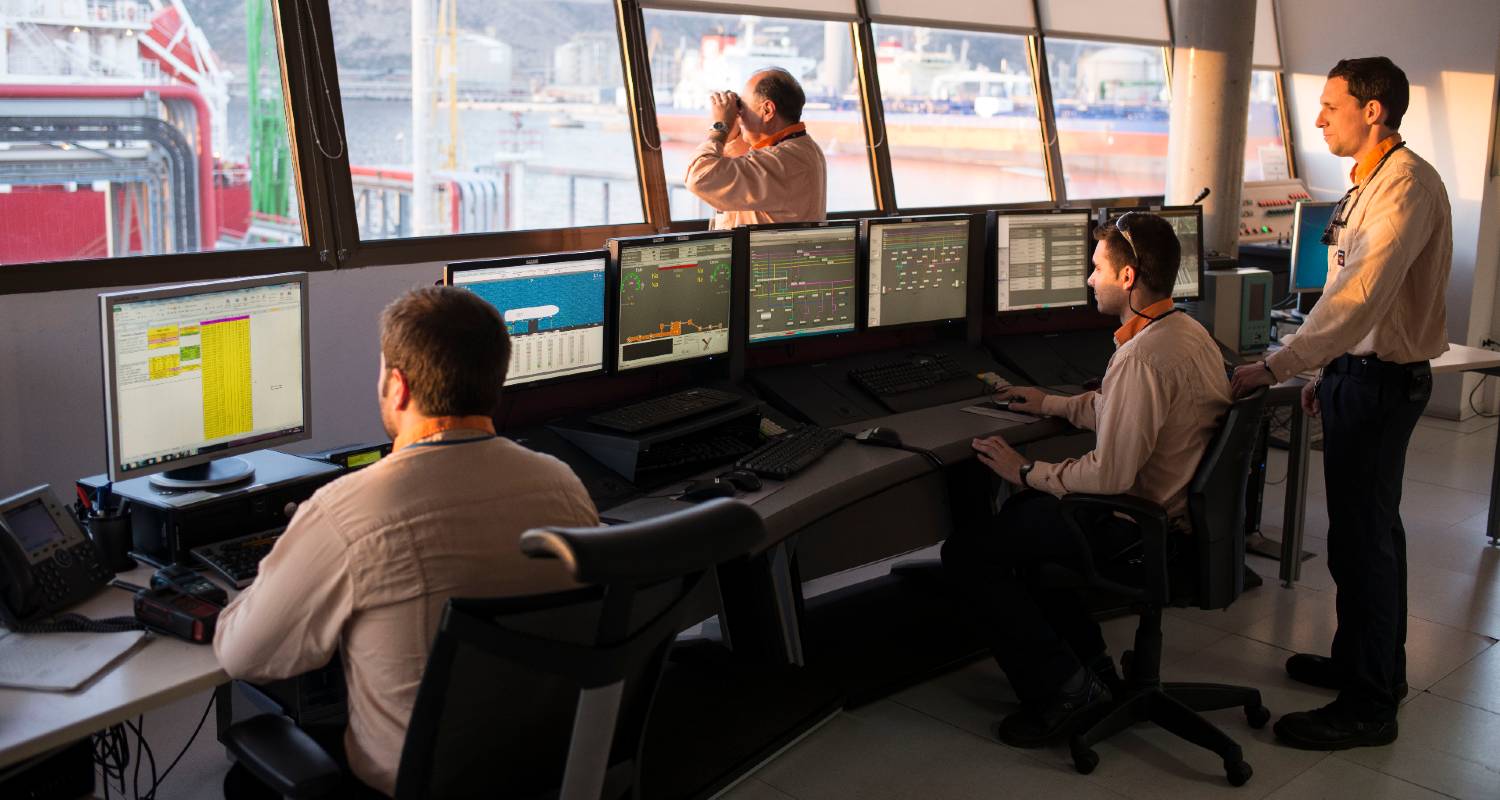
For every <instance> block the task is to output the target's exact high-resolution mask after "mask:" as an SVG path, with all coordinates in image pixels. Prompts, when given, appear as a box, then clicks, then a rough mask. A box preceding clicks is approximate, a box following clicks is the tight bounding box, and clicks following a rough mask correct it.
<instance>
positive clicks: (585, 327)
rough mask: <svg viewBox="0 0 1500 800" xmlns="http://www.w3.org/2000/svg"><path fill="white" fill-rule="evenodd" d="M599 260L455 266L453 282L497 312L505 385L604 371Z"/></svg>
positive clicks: (601, 280)
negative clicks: (506, 338) (506, 344)
mask: <svg viewBox="0 0 1500 800" xmlns="http://www.w3.org/2000/svg"><path fill="white" fill-rule="evenodd" d="M604 263H605V261H604V258H603V257H602V256H601V257H598V258H585V259H579V260H576V261H555V262H551V263H546V264H512V265H509V266H497V267H493V268H478V269H466V270H455V271H454V272H453V285H454V286H459V287H462V288H464V289H467V290H469V291H471V292H473V293H474V294H476V295H479V296H480V297H481V298H483V299H484V301H485V302H487V303H489V304H490V305H492V306H494V307H495V308H496V309H498V310H499V311H500V315H501V316H502V317H504V319H505V328H506V331H508V332H509V333H510V369H509V371H508V372H506V375H505V385H506V386H516V385H520V384H526V383H535V382H536V381H542V380H548V379H551V378H561V377H565V376H568V375H582V374H587V373H596V372H601V371H603V369H604V288H605V287H604Z"/></svg>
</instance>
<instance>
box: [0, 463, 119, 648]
mask: <svg viewBox="0 0 1500 800" xmlns="http://www.w3.org/2000/svg"><path fill="white" fill-rule="evenodd" d="M112 577H114V576H113V575H112V574H111V573H110V571H109V570H107V569H105V568H104V563H103V560H102V559H101V558H100V557H99V552H98V550H96V549H95V548H94V543H93V541H91V540H90V539H89V538H88V537H86V536H85V535H84V533H83V528H82V526H80V525H79V524H78V520H76V519H74V517H73V515H72V513H71V512H69V511H68V509H67V508H66V507H65V506H63V505H62V504H61V503H59V502H58V501H57V496H56V495H54V494H53V493H52V487H50V486H46V485H43V486H38V487H36V488H34V489H30V490H27V491H25V492H21V493H20V494H18V495H15V496H13V497H8V498H6V499H4V500H0V622H4V623H5V626H6V627H8V628H11V629H15V628H16V627H17V626H20V625H24V624H27V623H32V622H36V621H38V620H40V619H43V618H46V617H48V616H50V615H52V614H55V613H57V612H59V611H62V610H63V609H66V608H68V607H69V606H72V605H73V604H75V603H78V602H79V601H82V600H84V599H87V598H88V597H89V596H91V595H93V594H94V592H96V591H98V590H99V589H100V588H102V587H103V586H104V585H105V584H107V583H109V581H110V579H111V578H112Z"/></svg>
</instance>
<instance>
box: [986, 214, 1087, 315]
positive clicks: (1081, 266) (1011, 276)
mask: <svg viewBox="0 0 1500 800" xmlns="http://www.w3.org/2000/svg"><path fill="white" fill-rule="evenodd" d="M995 220H996V222H995V234H996V237H995V243H996V247H997V248H998V252H997V253H996V258H995V267H996V269H995V276H996V280H997V282H998V286H997V289H998V291H997V295H996V308H997V309H998V310H999V311H1001V312H1006V311H1022V310H1027V309H1041V308H1068V307H1073V306H1085V305H1088V302H1089V290H1088V284H1087V281H1088V277H1089V276H1088V273H1089V212H1087V211H1079V212H1077V213H1066V214H1001V215H999V216H997V217H996V218H995Z"/></svg>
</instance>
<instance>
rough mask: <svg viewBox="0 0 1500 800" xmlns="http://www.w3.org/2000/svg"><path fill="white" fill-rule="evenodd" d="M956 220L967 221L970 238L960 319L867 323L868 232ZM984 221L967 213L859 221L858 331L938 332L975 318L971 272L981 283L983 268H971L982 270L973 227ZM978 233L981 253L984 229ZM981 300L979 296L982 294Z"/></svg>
mask: <svg viewBox="0 0 1500 800" xmlns="http://www.w3.org/2000/svg"><path fill="white" fill-rule="evenodd" d="M959 220H963V221H966V222H968V223H969V230H968V237H969V244H968V247H969V263H968V265H967V270H966V273H965V275H966V277H965V280H966V281H967V283H966V285H965V286H964V313H963V314H961V315H959V316H956V317H943V318H941V319H931V320H922V321H920V322H902V323H898V324H893V325H871V324H870V241H871V238H872V237H871V233H872V230H871V229H872V228H874V227H875V226H876V225H891V224H897V225H899V224H902V223H910V222H957V221H959ZM976 220H977V223H976ZM983 220H984V217H982V216H979V215H975V214H968V213H957V214H900V215H894V216H887V217H867V218H865V219H861V220H860V221H859V244H858V250H857V251H856V253H857V257H856V260H857V261H858V266H859V275H858V277H857V278H856V280H857V281H858V283H859V315H858V320H859V326H858V330H861V331H901V330H914V329H920V328H937V329H940V330H947V329H949V328H953V327H957V326H959V325H967V323H968V320H969V318H970V317H972V316H973V315H974V313H975V309H974V307H973V306H974V281H975V277H974V273H975V272H976V271H977V272H980V273H981V274H980V276H979V280H980V281H981V282H982V281H983V280H984V276H983V269H982V268H981V269H980V270H975V269H974V265H975V264H976V263H978V264H980V265H981V267H982V265H983V264H984V258H983V253H975V252H974V251H975V247H974V242H975V236H974V226H975V225H976V224H983ZM980 234H981V236H980V237H979V238H980V242H981V246H980V247H979V249H980V250H984V249H985V248H984V247H983V230H981V231H980ZM981 297H982V295H981Z"/></svg>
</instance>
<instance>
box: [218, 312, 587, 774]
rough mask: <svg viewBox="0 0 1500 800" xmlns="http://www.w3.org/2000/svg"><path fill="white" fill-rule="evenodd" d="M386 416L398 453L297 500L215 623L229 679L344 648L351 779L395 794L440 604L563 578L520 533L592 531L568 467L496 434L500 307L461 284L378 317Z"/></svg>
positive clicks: (319, 660) (287, 668) (310, 661)
mask: <svg viewBox="0 0 1500 800" xmlns="http://www.w3.org/2000/svg"><path fill="white" fill-rule="evenodd" d="M380 328H381V335H380V340H381V341H380V349H381V365H380V380H379V398H380V418H381V421H382V423H384V425H385V429H386V432H387V433H389V434H390V435H391V436H392V437H393V438H394V439H395V446H394V451H393V453H392V454H391V455H390V456H389V457H387V458H385V459H382V460H381V461H380V462H379V463H377V464H375V465H374V466H371V467H369V468H367V469H364V470H361V471H359V472H355V473H353V474H350V475H347V476H345V477H343V478H341V479H339V480H337V481H334V482H333V483H331V484H329V485H328V486H325V487H323V488H322V489H321V490H319V491H318V493H317V494H315V495H313V497H312V499H310V500H309V501H308V502H306V503H304V504H303V505H302V507H301V508H300V509H299V510H298V512H297V515H296V517H295V518H294V519H293V520H292V523H291V525H290V526H288V528H287V530H286V533H284V534H283V535H282V537H281V539H280V540H279V541H278V542H277V543H276V547H275V548H274V549H273V550H272V551H271V553H270V554H269V555H267V556H266V558H265V560H264V561H262V562H261V565H260V575H259V577H258V578H256V581H255V583H254V584H253V585H251V586H250V588H248V589H246V590H245V591H244V592H242V593H241V594H240V596H239V597H238V598H236V599H235V601H234V602H232V603H230V605H229V607H228V608H226V609H224V612H223V615H222V616H221V617H220V619H219V630H218V636H217V637H216V638H215V640H214V651H215V653H217V655H218V657H219V661H220V663H221V664H222V665H223V667H224V670H225V671H226V672H228V673H229V675H230V676H231V677H234V678H242V679H247V680H254V681H267V680H275V679H279V678H286V677H290V676H293V675H298V674H300V673H303V672H307V671H309V670H311V669H314V668H316V667H320V666H323V665H324V664H327V663H328V662H329V660H330V659H332V658H333V654H334V653H335V652H339V653H341V654H342V657H343V665H344V673H345V677H346V680H347V684H348V690H349V729H348V730H347V731H346V732H345V733H344V737H343V744H344V747H345V750H346V754H347V760H348V766H349V769H350V771H351V772H352V773H353V776H354V777H355V778H357V779H358V780H359V781H362V782H363V783H365V784H367V785H368V786H370V787H373V788H375V789H378V790H380V791H382V792H384V793H386V794H391V793H393V792H394V791H395V787H396V769H397V766H398V763H399V761H400V757H401V747H402V744H403V742H404V740H405V737H406V727H407V724H408V723H409V721H410V719H411V712H412V706H413V704H414V703H415V701H416V695H417V686H418V684H419V683H420V681H421V678H422V671H423V669H424V668H425V666H426V663H427V653H428V650H429V649H430V648H431V645H432V640H433V638H434V636H435V635H436V631H437V625H438V621H439V618H440V615H441V614H442V610H443V606H444V604H445V603H446V602H447V600H448V599H449V598H450V597H455V596H459V597H497V596H505V595H522V594H533V593H539V592H545V591H552V590H556V589H563V588H568V587H570V586H572V585H573V581H572V578H571V577H569V576H568V575H567V574H566V573H565V572H564V571H563V569H562V567H561V566H560V565H558V564H557V563H555V562H547V561H532V560H530V559H527V558H525V557H524V556H522V554H521V551H520V546H519V544H518V542H519V539H520V535H521V533H522V532H524V531H526V530H527V529H530V528H535V527H538V526H542V525H570V526H591V525H597V524H598V514H597V512H596V511H595V509H594V505H593V503H592V502H591V501H590V500H589V496H588V493H587V492H586V491H585V490H584V488H583V484H582V483H581V482H580V481H579V480H578V477H577V476H576V475H574V474H573V472H572V470H570V469H569V468H568V467H567V466H566V465H564V464H563V463H562V462H560V461H558V460H557V459H555V458H552V457H551V456H547V455H542V454H540V453H535V452H532V451H530V450H527V449H525V448H524V447H521V446H520V445H518V444H516V443H514V442H512V441H510V440H508V439H504V438H500V437H498V436H496V435H495V428H494V425H493V423H492V422H491V418H490V414H491V412H492V411H493V410H494V408H495V407H496V404H497V403H498V401H499V394H500V386H501V385H502V384H503V383H504V382H505V372H506V368H507V366H508V364H509V362H510V341H509V339H508V337H507V335H506V331H505V324H504V322H503V321H502V320H501V318H500V315H499V314H498V313H497V312H496V311H495V309H494V308H492V307H491V306H490V305H488V304H487V303H485V302H483V301H482V300H480V299H479V298H478V297H477V296H475V295H473V294H471V293H469V292H467V291H464V290H462V289H454V288H450V287H428V288H422V289H416V290H413V291H412V292H410V293H408V294H406V295H405V296H403V297H401V298H399V299H397V300H396V301H395V302H393V303H391V305H390V306H388V307H387V308H386V309H385V312H384V314H383V315H382V317H381V323H380Z"/></svg>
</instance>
